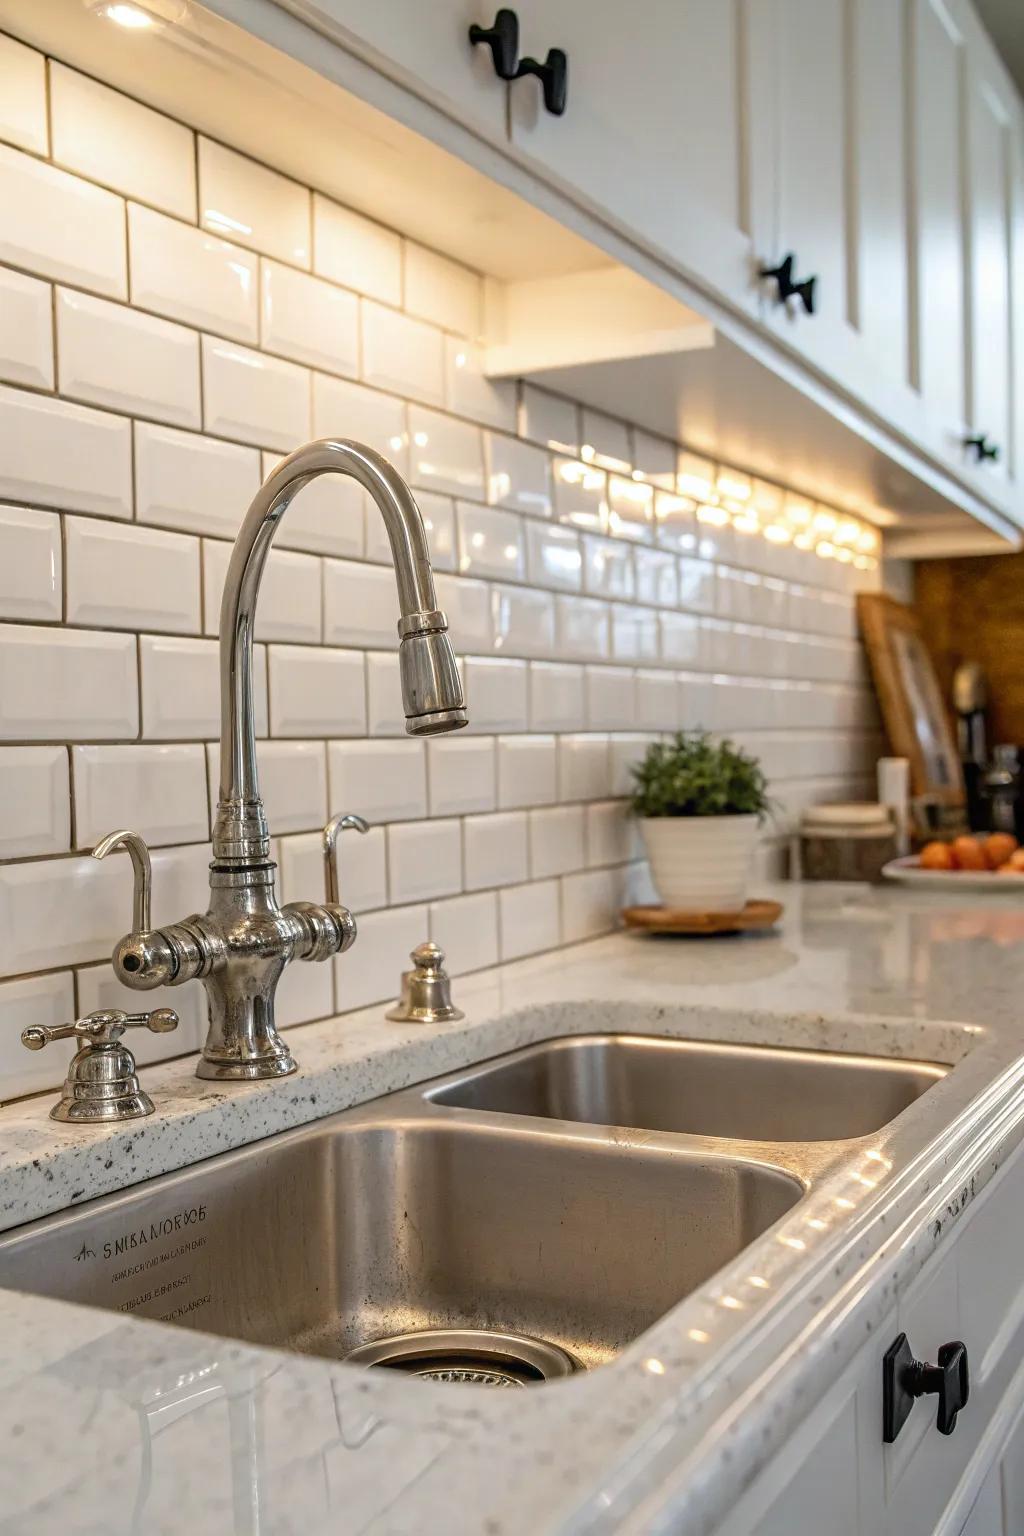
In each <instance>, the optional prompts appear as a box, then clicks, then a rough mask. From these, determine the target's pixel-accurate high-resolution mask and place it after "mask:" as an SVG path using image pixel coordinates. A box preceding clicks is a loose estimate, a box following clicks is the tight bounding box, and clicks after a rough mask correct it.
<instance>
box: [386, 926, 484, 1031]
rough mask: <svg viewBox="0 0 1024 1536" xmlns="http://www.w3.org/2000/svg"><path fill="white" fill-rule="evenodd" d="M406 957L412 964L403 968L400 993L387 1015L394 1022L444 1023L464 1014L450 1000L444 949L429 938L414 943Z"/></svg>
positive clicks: (449, 980)
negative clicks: (424, 941)
mask: <svg viewBox="0 0 1024 1536" xmlns="http://www.w3.org/2000/svg"><path fill="white" fill-rule="evenodd" d="M409 959H410V960H411V961H412V965H413V968H412V970H411V971H403V972H402V995H401V997H400V998H399V1000H398V1002H397V1003H396V1004H395V1006H394V1007H393V1008H392V1009H391V1010H390V1012H389V1013H388V1014H387V1015H386V1017H387V1018H389V1019H391V1020H392V1021H393V1022H394V1023H396V1024H405V1023H408V1024H446V1023H449V1022H452V1021H454V1020H455V1019H463V1018H465V1014H464V1013H463V1012H462V1010H461V1008H456V1007H455V1006H454V1004H453V1003H452V984H451V979H450V977H449V975H448V972H447V971H446V970H445V968H444V950H443V949H441V947H440V946H439V945H437V944H431V943H430V941H429V940H428V941H427V942H426V943H425V944H417V946H416V948H415V949H414V950H413V952H412V954H411V955H410V956H409Z"/></svg>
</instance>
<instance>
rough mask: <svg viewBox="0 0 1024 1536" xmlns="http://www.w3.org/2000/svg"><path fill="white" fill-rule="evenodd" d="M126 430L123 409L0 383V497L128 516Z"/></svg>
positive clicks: (129, 469) (129, 467)
mask: <svg viewBox="0 0 1024 1536" xmlns="http://www.w3.org/2000/svg"><path fill="white" fill-rule="evenodd" d="M131 431H132V429H131V423H130V422H129V421H127V420H126V419H125V417H123V416H111V415H108V414H107V413H106V412H103V411H94V410H91V409H90V408H89V407H88V406H84V405H71V404H70V403H68V402H66V401H64V400H54V399H52V398H50V397H48V396H46V395H35V394H28V393H26V392H25V391H24V390H19V389H7V388H4V387H3V386H2V385H0V442H2V443H3V454H2V456H0V496H2V497H4V498H6V499H7V500H8V501H32V502H43V503H45V504H46V505H47V506H53V507H59V508H61V509H63V510H66V511H69V512H94V513H97V514H98V515H100V516H103V517H131V515H132V446H131V442H132V440H131Z"/></svg>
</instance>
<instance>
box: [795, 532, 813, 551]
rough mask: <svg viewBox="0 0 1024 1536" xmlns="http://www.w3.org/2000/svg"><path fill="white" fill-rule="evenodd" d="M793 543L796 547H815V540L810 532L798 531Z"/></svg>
mask: <svg viewBox="0 0 1024 1536" xmlns="http://www.w3.org/2000/svg"><path fill="white" fill-rule="evenodd" d="M793 545H794V548H796V549H813V548H814V540H813V539H812V537H811V535H810V534H809V533H798V534H795V535H794V538H793Z"/></svg>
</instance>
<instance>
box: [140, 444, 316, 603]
mask: <svg viewBox="0 0 1024 1536" xmlns="http://www.w3.org/2000/svg"><path fill="white" fill-rule="evenodd" d="M134 425H135V515H136V517H137V518H138V520H139V522H140V523H157V524H160V525H161V526H164V527H169V528H178V529H181V530H182V531H183V532H188V533H208V534H215V535H217V536H219V537H220V538H225V539H233V538H234V536H235V534H236V533H237V532H238V525H239V523H240V522H241V520H242V517H243V514H244V513H245V510H246V508H247V507H248V505H249V503H250V501H251V500H252V498H253V497H254V496H255V494H256V492H257V490H258V489H259V483H260V456H259V451H258V450H257V449H256V448H243V447H241V446H239V445H238V444H235V443H223V442H221V441H220V440H219V439H218V438H214V437H202V436H201V435H200V434H199V433H198V432H179V431H176V430H175V429H174V428H173V427H162V426H156V425H154V424H153V423H152V422H148V421H137V422H135V424H134ZM289 516H294V512H293V511H289ZM261 611H262V608H261Z"/></svg>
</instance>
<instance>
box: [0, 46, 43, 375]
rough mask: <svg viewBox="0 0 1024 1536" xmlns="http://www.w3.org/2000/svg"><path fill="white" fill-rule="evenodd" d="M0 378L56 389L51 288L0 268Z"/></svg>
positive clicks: (36, 280) (36, 279)
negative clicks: (54, 385) (54, 381)
mask: <svg viewBox="0 0 1024 1536" xmlns="http://www.w3.org/2000/svg"><path fill="white" fill-rule="evenodd" d="M3 41H4V40H3V38H0V44H2V42H3ZM0 379H7V380H8V381H9V382H10V383H12V384H32V385H35V386H36V387H37V388H39V389H52V388H53V294H52V291H51V288H50V285H49V283H43V282H40V281H39V279H38V278H36V277H26V276H25V275H24V274H23V273H21V272H12V271H10V270H9V269H8V268H6V267H0Z"/></svg>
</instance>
